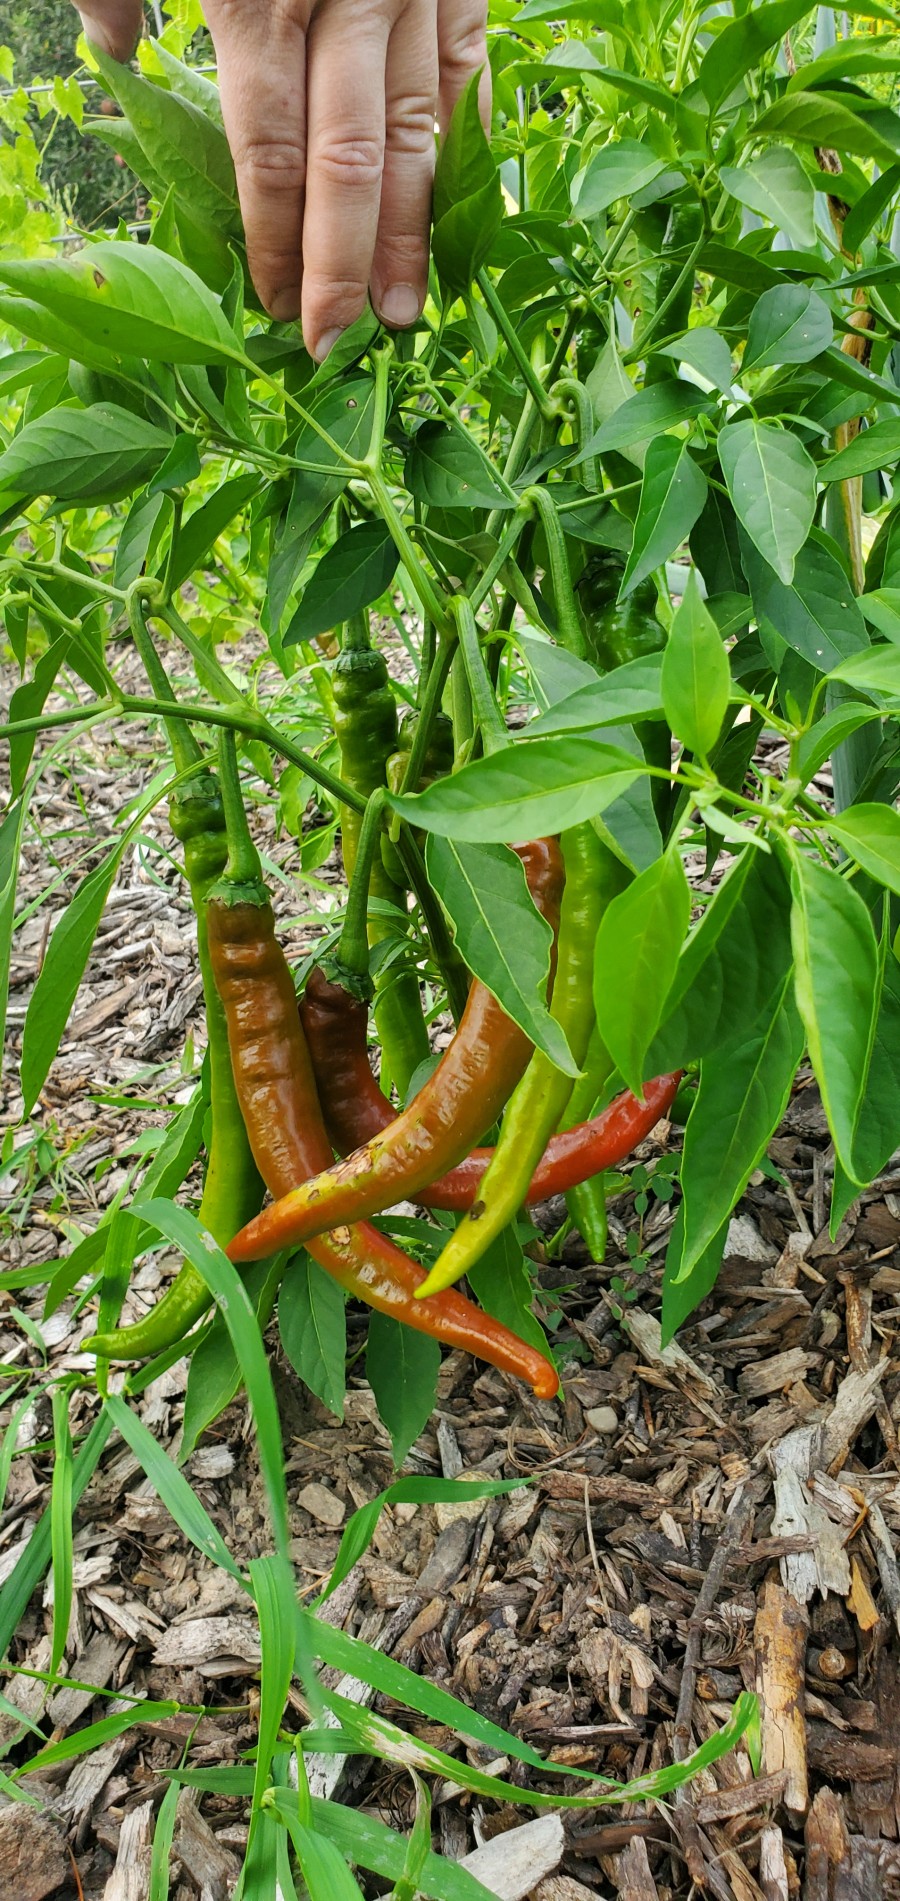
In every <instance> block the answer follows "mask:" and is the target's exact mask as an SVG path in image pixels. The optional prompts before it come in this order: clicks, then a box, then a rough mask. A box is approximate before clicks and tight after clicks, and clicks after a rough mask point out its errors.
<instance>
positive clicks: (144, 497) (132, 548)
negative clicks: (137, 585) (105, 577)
mask: <svg viewBox="0 0 900 1901" xmlns="http://www.w3.org/2000/svg"><path fill="white" fill-rule="evenodd" d="M165 506H166V502H165V498H164V496H162V495H149V494H148V493H147V491H146V489H145V490H144V491H143V493H142V494H140V495H136V496H135V498H134V501H133V502H132V504H131V507H130V508H129V510H128V514H127V515H126V517H125V520H124V522H123V524H122V532H121V534H120V536H119V539H118V542H117V544H116V553H115V559H114V561H113V574H112V578H113V584H114V586H116V587H121V588H127V587H131V584H132V582H133V581H136V580H137V579H138V576H139V575H140V574H141V572H142V570H143V566H144V562H145V561H146V559H147V554H148V551H149V549H150V545H151V543H152V541H153V536H154V533H155V530H156V525H157V522H158V521H159V517H160V514H161V513H162V510H163V509H164V508H165Z"/></svg>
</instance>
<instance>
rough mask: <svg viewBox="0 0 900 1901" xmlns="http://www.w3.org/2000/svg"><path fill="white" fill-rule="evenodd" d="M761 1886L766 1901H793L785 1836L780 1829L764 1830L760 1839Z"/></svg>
mask: <svg viewBox="0 0 900 1901" xmlns="http://www.w3.org/2000/svg"><path fill="white" fill-rule="evenodd" d="M759 1885H760V1887H761V1889H762V1891H763V1894H764V1895H765V1897H766V1901H791V1891H790V1887H789V1884H788V1871H787V1862H786V1861H785V1858H784V1836H783V1835H782V1833H781V1830H780V1828H764V1829H763V1830H762V1833H761V1835H760V1838H759Z"/></svg>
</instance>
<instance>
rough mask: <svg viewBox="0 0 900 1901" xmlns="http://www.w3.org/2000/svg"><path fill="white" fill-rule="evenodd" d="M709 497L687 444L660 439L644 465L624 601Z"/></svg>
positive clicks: (675, 545) (683, 533)
mask: <svg viewBox="0 0 900 1901" xmlns="http://www.w3.org/2000/svg"><path fill="white" fill-rule="evenodd" d="M706 494H707V488H706V477H705V475H704V474H703V471H702V469H700V468H699V467H698V466H697V463H696V462H695V461H694V459H693V457H692V456H691V454H690V451H689V450H688V449H687V448H686V447H685V445H684V443H683V442H679V441H678V440H677V438H676V437H675V436H657V437H656V439H655V441H653V442H651V444H650V447H649V449H648V450H647V459H646V462H645V464H644V480H643V483H642V485H641V499H640V503H639V506H638V513H637V520H636V522H635V524H634V542H633V545H632V549H631V553H630V555H629V557H628V565H627V567H626V569H625V578H624V580H623V582H622V595H623V596H624V595H627V594H630V592H631V590H632V588H634V587H637V585H638V583H639V582H640V581H644V580H646V578H647V576H648V574H652V573H653V570H654V568H659V567H661V566H662V564H663V562H665V561H668V560H669V559H670V558H671V556H672V555H673V554H674V553H675V550H676V549H677V548H679V547H680V546H681V543H682V542H683V541H684V539H685V537H686V536H687V535H689V534H690V532H691V529H692V528H693V526H694V523H695V521H696V520H697V518H698V516H699V515H700V513H701V511H702V509H703V505H704V503H705V501H706Z"/></svg>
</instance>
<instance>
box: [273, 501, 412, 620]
mask: <svg viewBox="0 0 900 1901" xmlns="http://www.w3.org/2000/svg"><path fill="white" fill-rule="evenodd" d="M398 561H399V555H398V553H397V550H396V548H395V546H394V543H393V541H392V540H391V537H390V535H389V534H388V531H387V529H386V528H385V527H384V525H383V524H382V523H381V522H380V521H365V522H361V523H360V524H359V525H358V526H357V527H355V528H348V529H347V530H346V531H345V533H344V534H342V535H339V536H338V538H337V541H336V542H334V544H333V546H332V547H330V548H329V549H328V551H327V553H326V554H324V555H323V556H322V559H321V561H320V562H319V564H318V566H317V568H316V571H315V573H314V575H313V577H312V580H311V581H309V582H308V584H307V586H306V587H305V589H304V591H303V599H302V601H301V602H300V606H299V607H298V609H297V612H296V614H294V616H293V618H292V619H291V621H290V623H289V625H288V628H287V631H286V633H285V636H284V645H285V646H286V647H290V646H292V645H293V644H294V643H295V642H296V641H298V640H314V639H315V636H316V635H317V634H324V633H327V632H329V630H330V629H331V628H332V627H336V626H337V625H338V624H339V622H341V621H345V620H350V619H351V618H352V616H353V615H354V614H358V613H359V612H360V611H361V609H362V608H364V607H370V606H371V604H372V602H373V601H377V600H378V599H379V597H380V596H381V595H382V594H383V593H384V591H385V589H386V588H388V587H390V584H391V582H392V580H393V578H394V575H395V574H396V572H397V563H398Z"/></svg>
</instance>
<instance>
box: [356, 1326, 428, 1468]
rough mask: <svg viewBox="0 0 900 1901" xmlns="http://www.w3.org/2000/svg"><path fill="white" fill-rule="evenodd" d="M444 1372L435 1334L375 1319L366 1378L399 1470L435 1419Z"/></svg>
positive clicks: (370, 1331)
mask: <svg viewBox="0 0 900 1901" xmlns="http://www.w3.org/2000/svg"><path fill="white" fill-rule="evenodd" d="M440 1368H441V1349H440V1346H439V1345H438V1342H437V1341H436V1340H433V1339H432V1338H431V1336H430V1335H429V1334H427V1333H418V1332H414V1331H413V1328H412V1327H405V1326H403V1325H402V1323H401V1322H400V1321H398V1320H392V1319H391V1317H390V1315H389V1314H380V1313H372V1314H371V1315H370V1317H369V1337H368V1343H367V1345H366V1373H367V1375H368V1380H369V1385H370V1386H371V1388H372V1391H373V1393H374V1395H375V1403H376V1405H377V1407H378V1417H379V1419H380V1420H381V1421H382V1423H383V1424H384V1425H385V1426H386V1427H387V1429H388V1432H389V1433H390V1435H391V1449H392V1451H393V1455H394V1465H395V1466H400V1465H402V1464H403V1461H404V1459H405V1458H406V1455H407V1453H408V1451H409V1448H410V1446H411V1445H414V1444H415V1441H416V1440H417V1439H418V1437H419V1434H420V1432H422V1430H423V1428H424V1427H425V1426H426V1425H427V1423H428V1420H429V1419H430V1418H431V1414H432V1411H433V1410H434V1403H435V1397H436V1393H437V1377H438V1373H439V1372H440Z"/></svg>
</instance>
